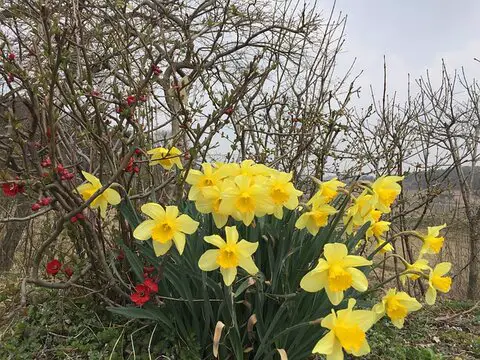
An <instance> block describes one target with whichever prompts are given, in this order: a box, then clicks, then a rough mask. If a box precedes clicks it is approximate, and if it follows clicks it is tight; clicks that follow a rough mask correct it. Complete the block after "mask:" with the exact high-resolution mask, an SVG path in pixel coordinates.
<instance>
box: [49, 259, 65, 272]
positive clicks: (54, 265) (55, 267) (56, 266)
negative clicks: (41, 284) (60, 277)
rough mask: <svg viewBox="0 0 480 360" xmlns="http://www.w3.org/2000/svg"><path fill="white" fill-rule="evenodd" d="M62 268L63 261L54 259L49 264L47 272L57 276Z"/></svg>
mask: <svg viewBox="0 0 480 360" xmlns="http://www.w3.org/2000/svg"><path fill="white" fill-rule="evenodd" d="M61 268H62V263H61V262H60V261H58V260H57V259H53V260H52V261H50V262H49V263H48V264H47V274H50V275H52V276H55V275H57V274H58V272H59V271H60V269H61Z"/></svg>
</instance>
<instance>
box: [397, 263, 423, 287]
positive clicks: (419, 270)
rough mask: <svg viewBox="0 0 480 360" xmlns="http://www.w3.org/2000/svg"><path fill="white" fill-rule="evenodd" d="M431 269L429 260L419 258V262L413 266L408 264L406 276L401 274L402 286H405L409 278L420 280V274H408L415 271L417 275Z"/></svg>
mask: <svg viewBox="0 0 480 360" xmlns="http://www.w3.org/2000/svg"><path fill="white" fill-rule="evenodd" d="M428 269H430V266H428V260H427V259H422V258H419V259H418V260H417V261H415V262H414V263H413V264H408V263H406V269H405V270H406V271H407V273H406V274H401V275H400V280H401V281H402V284H403V285H405V282H406V280H407V278H409V279H410V280H413V281H414V280H417V279H419V278H420V274H415V273H408V271H414V272H416V273H423V272H424V271H425V270H428Z"/></svg>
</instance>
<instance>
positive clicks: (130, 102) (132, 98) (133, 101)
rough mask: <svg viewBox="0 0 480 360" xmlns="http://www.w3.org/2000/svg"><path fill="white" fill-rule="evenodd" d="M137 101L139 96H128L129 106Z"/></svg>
mask: <svg viewBox="0 0 480 360" xmlns="http://www.w3.org/2000/svg"><path fill="white" fill-rule="evenodd" d="M136 102H137V98H136V97H135V95H130V96H127V105H128V106H132V105H133V104H135V103H136Z"/></svg>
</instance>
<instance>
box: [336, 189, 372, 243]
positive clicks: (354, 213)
mask: <svg viewBox="0 0 480 360" xmlns="http://www.w3.org/2000/svg"><path fill="white" fill-rule="evenodd" d="M376 203H377V199H376V197H375V196H374V195H372V194H369V193H367V192H366V191H364V192H363V193H361V194H360V195H359V196H358V197H357V198H356V199H355V201H354V203H353V205H352V206H350V207H349V208H348V209H347V211H346V212H345V217H344V220H343V222H344V224H345V225H346V226H347V233H348V234H351V233H352V232H353V230H354V229H356V228H358V227H361V226H362V225H363V224H365V223H366V222H368V221H372V218H371V214H372V212H373V211H374V210H375V205H376Z"/></svg>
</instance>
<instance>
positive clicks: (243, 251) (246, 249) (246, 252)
mask: <svg viewBox="0 0 480 360" xmlns="http://www.w3.org/2000/svg"><path fill="white" fill-rule="evenodd" d="M237 249H238V252H239V253H240V256H244V257H248V256H252V254H253V253H254V252H255V251H257V249H258V242H254V243H252V242H249V241H246V240H241V241H239V242H238V243H237Z"/></svg>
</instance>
